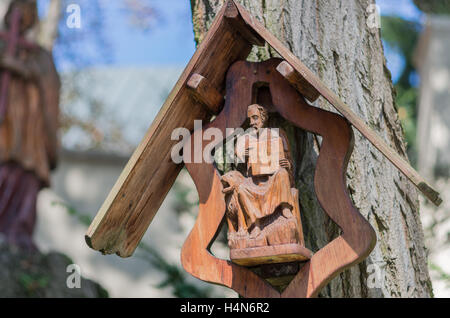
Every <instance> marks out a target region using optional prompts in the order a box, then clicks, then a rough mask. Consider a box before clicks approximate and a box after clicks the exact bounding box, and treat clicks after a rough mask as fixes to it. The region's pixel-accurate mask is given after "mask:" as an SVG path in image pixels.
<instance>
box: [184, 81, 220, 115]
mask: <svg viewBox="0 0 450 318" xmlns="http://www.w3.org/2000/svg"><path fill="white" fill-rule="evenodd" d="M186 85H187V87H189V88H190V89H191V91H192V94H193V95H194V98H195V99H197V100H198V101H199V102H200V103H202V104H203V105H205V106H206V108H207V109H208V110H209V111H210V112H211V113H212V114H214V115H217V114H218V113H219V112H220V110H221V109H222V106H223V103H224V98H223V95H222V94H221V93H220V92H219V91H218V90H217V89H215V88H214V87H213V86H212V85H211V83H210V82H209V81H208V79H206V78H205V77H203V76H202V75H200V74H197V73H194V74H192V76H191V77H190V78H189V80H188V81H187V83H186Z"/></svg>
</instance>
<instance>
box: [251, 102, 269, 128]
mask: <svg viewBox="0 0 450 318" xmlns="http://www.w3.org/2000/svg"><path fill="white" fill-rule="evenodd" d="M247 117H248V119H249V120H250V127H251V128H253V129H256V130H259V129H261V128H264V127H266V126H267V120H268V119H269V116H268V112H267V110H266V109H265V108H264V107H263V106H261V105H258V104H253V105H250V106H248V109H247Z"/></svg>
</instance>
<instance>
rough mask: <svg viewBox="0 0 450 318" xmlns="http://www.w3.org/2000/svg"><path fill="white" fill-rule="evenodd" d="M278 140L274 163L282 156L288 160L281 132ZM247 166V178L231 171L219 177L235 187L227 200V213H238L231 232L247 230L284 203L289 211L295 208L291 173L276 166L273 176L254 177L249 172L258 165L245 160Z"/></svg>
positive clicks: (285, 139)
mask: <svg viewBox="0 0 450 318" xmlns="http://www.w3.org/2000/svg"><path fill="white" fill-rule="evenodd" d="M279 138H280V139H281V142H282V148H281V152H282V154H280V156H276V158H277V159H276V160H278V157H280V158H281V157H282V158H286V159H288V160H289V161H290V151H289V143H288V141H287V137H286V134H285V133H284V131H282V130H281V129H280V134H279ZM269 148H270V146H269ZM246 165H247V171H246V172H247V176H244V175H242V174H241V173H240V172H238V171H230V172H228V173H226V174H225V175H224V176H222V181H223V182H225V183H228V184H229V185H230V186H232V187H234V191H233V194H232V196H231V197H230V199H229V200H228V201H229V202H228V203H229V206H228V211H230V212H231V211H234V212H231V213H235V214H237V215H236V217H235V218H234V219H235V220H236V222H235V223H236V224H235V226H234V229H235V230H240V231H242V229H243V228H244V229H248V228H250V227H251V226H252V225H253V224H254V223H255V222H256V221H257V220H261V219H263V218H265V217H267V216H270V215H271V214H273V213H274V212H275V211H276V209H277V208H278V207H280V206H281V205H282V204H286V205H287V206H288V207H289V208H290V209H291V210H292V208H293V207H294V206H295V202H294V197H293V195H292V191H291V185H292V174H291V172H290V171H288V170H287V169H285V168H283V167H279V166H278V168H277V169H276V171H275V172H273V173H272V174H261V175H254V173H253V172H252V170H256V169H255V166H257V164H252V163H251V162H249V161H247V162H246ZM291 166H292V165H291ZM258 170H259V169H258ZM239 214H240V216H239ZM239 218H241V220H240V219H239ZM242 218H243V220H242Z"/></svg>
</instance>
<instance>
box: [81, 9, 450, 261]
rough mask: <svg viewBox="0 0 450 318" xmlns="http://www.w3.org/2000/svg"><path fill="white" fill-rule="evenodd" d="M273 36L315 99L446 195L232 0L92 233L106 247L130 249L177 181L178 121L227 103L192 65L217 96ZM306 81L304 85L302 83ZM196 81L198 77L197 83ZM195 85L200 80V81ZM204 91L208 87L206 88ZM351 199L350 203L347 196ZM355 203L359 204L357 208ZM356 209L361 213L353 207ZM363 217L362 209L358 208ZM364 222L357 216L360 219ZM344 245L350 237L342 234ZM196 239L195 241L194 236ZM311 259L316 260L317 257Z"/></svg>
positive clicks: (282, 68)
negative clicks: (201, 86)
mask: <svg viewBox="0 0 450 318" xmlns="http://www.w3.org/2000/svg"><path fill="white" fill-rule="evenodd" d="M264 42H267V43H268V44H269V45H270V46H272V47H273V48H274V49H275V50H276V51H277V52H278V53H279V54H280V55H281V56H282V58H283V59H284V60H285V63H283V64H281V65H279V67H278V71H279V72H280V74H283V75H284V76H285V78H286V79H287V80H288V81H289V82H290V83H291V84H292V85H293V86H294V87H296V88H297V89H298V90H299V91H300V93H302V94H303V95H304V96H305V97H306V98H308V99H309V100H310V101H313V100H314V99H315V98H317V97H318V96H319V95H321V96H323V97H324V98H325V99H326V100H328V101H329V102H330V103H331V104H332V105H333V106H334V107H335V108H336V109H337V110H338V111H339V112H340V113H341V114H342V115H343V116H344V117H345V118H346V119H347V120H348V121H349V122H350V123H351V124H352V125H353V126H354V127H355V128H356V129H358V130H359V131H360V132H361V133H362V134H363V136H365V137H366V138H367V139H368V140H369V141H370V142H371V143H372V144H373V145H374V146H375V147H376V148H377V149H379V150H380V151H381V152H382V153H383V155H384V156H385V157H386V158H388V159H389V160H390V161H391V162H392V163H393V164H394V165H395V166H396V167H397V168H398V169H399V170H400V171H401V172H402V173H403V174H404V175H405V176H406V177H408V178H409V179H410V180H411V181H412V182H413V183H414V184H415V185H416V186H417V187H418V189H419V190H420V191H421V192H422V193H424V194H425V196H427V197H428V198H429V199H430V200H431V201H432V202H434V203H435V204H437V205H439V204H440V203H441V202H442V200H441V199H440V197H439V193H437V192H436V191H435V190H434V189H433V188H432V187H431V186H430V185H429V184H428V183H427V182H426V181H425V180H424V179H423V178H422V177H421V176H420V175H419V174H418V173H417V172H416V171H415V170H414V169H413V168H412V167H411V166H410V165H409V164H408V163H407V162H406V161H405V159H403V158H402V157H401V156H400V155H398V154H397V153H396V152H395V151H394V150H393V149H392V148H390V147H389V146H388V145H386V143H385V142H384V141H383V140H382V139H381V138H380V137H378V136H377V135H376V134H375V133H374V132H373V131H372V130H370V128H369V127H368V126H367V125H366V124H365V123H364V122H363V120H361V119H360V118H359V117H358V116H357V115H356V114H355V113H354V112H352V111H351V109H350V108H349V107H348V106H347V105H345V103H343V102H342V101H341V100H340V99H339V98H338V97H337V96H336V95H335V94H334V93H333V92H332V91H331V90H330V89H328V88H327V87H326V86H325V85H324V84H323V83H322V82H321V80H320V79H319V78H318V77H317V76H316V75H314V74H313V73H312V72H311V71H310V70H309V69H308V68H307V67H305V66H304V65H303V64H302V63H301V61H299V60H298V59H297V58H296V57H295V56H294V55H293V54H292V53H291V52H290V51H289V50H288V49H287V48H286V47H284V46H283V45H282V43H281V42H280V41H279V40H278V39H276V38H275V37H274V36H273V35H272V34H270V33H269V32H268V31H267V30H266V29H265V28H264V26H263V25H262V24H261V23H259V22H258V21H256V19H254V18H253V17H251V15H250V14H249V13H248V12H247V11H246V10H245V9H244V8H243V7H242V6H241V5H239V4H238V3H235V2H234V1H233V0H229V1H227V3H226V4H225V5H224V6H223V8H222V9H221V10H220V12H219V13H218V14H217V17H216V19H215V21H214V23H213V24H212V26H211V28H210V30H209V32H208V34H207V36H206V38H205V40H204V41H203V42H202V44H201V45H200V46H199V48H198V50H197V51H196V53H195V54H194V56H193V57H192V59H191V61H190V62H189V64H188V65H187V67H186V69H185V70H184V72H183V74H182V75H181V77H180V79H179V80H178V82H177V84H176V85H175V87H174V89H173V90H172V92H171V93H170V95H169V97H168V99H167V100H166V102H165V104H164V105H163V107H162V109H161V111H160V112H159V114H158V115H157V117H156V119H155V120H154V122H153V124H152V125H151V127H150V128H149V130H148V132H147V133H146V135H145V137H144V139H143V141H142V142H141V143H140V145H139V146H138V148H137V149H136V151H135V152H134V154H133V155H132V157H131V158H130V160H129V162H128V164H127V165H126V167H125V169H124V170H123V172H122V174H121V175H120V177H119V179H118V180H117V182H116V184H115V185H114V187H113V189H112V190H111V192H110V194H109V195H108V197H107V199H106V200H105V202H104V204H103V205H102V207H101V209H100V211H99V212H98V214H97V216H96V217H95V219H94V221H93V222H92V224H91V226H90V227H89V230H88V232H87V234H86V242H87V244H88V245H89V246H90V247H91V248H93V249H95V250H99V251H101V252H103V253H107V254H111V253H116V254H118V255H119V256H121V257H128V256H131V255H132V254H133V252H134V250H135V249H136V247H137V245H138V243H139V241H140V240H141V238H142V236H143V235H144V233H145V231H146V230H147V228H148V226H149V225H150V223H151V221H152V219H153V217H154V215H155V214H156V212H157V211H158V209H159V207H160V205H161V203H162V202H163V200H164V198H165V196H166V195H167V193H168V191H169V189H170V188H171V187H172V185H173V183H174V181H175V179H176V177H177V175H178V173H179V172H180V170H181V168H182V167H183V165H182V164H178V165H177V164H175V163H173V162H172V161H171V158H170V153H171V148H172V146H173V145H174V144H175V141H170V140H169V139H170V137H169V136H170V135H171V133H172V131H173V129H175V128H176V127H186V128H188V129H190V130H192V129H193V122H194V119H198V120H204V121H209V120H210V118H211V116H212V112H215V111H216V112H217V111H218V110H220V108H221V105H206V106H207V107H205V102H204V101H200V102H199V98H198V96H197V95H196V94H195V93H193V88H192V85H191V86H188V85H187V82H188V81H189V79H191V76H192V75H193V74H194V73H197V74H200V75H201V76H202V77H203V78H205V79H207V83H208V87H209V88H206V89H207V90H209V89H210V88H212V89H213V90H214V93H212V95H214V96H215V99H216V100H220V103H223V99H220V98H217V96H218V94H222V95H223V93H224V90H225V73H226V71H227V70H228V68H229V67H230V65H232V64H233V63H234V62H235V61H237V60H243V59H245V58H246V57H247V56H248V54H249V53H250V51H251V48H252V45H253V44H259V45H261V44H262V43H264ZM299 82H300V83H301V85H298V83H299ZM194 86H195V85H194ZM194 88H195V87H194ZM203 96H204V94H203ZM346 204H348V203H346ZM352 211H353V210H352ZM355 215H356V214H355ZM355 218H356V219H358V220H359V217H358V216H355ZM358 222H359V221H358ZM341 241H342V242H341V243H340V244H342V245H345V244H346V242H345V239H341ZM192 242H193V241H192V239H191V243H192ZM312 263H313V262H311V264H312Z"/></svg>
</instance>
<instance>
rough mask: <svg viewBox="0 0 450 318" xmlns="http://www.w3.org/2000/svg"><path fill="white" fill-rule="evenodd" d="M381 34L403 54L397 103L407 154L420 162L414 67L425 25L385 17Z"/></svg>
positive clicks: (392, 47)
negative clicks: (415, 53) (420, 35)
mask: <svg viewBox="0 0 450 318" xmlns="http://www.w3.org/2000/svg"><path fill="white" fill-rule="evenodd" d="M381 26H382V27H381V36H382V39H383V41H384V43H385V44H387V45H388V46H389V47H390V48H391V49H393V50H394V51H396V52H397V53H398V54H400V55H401V57H402V59H403V61H404V67H403V70H402V72H401V75H400V77H399V79H398V80H397V82H396V83H394V87H395V91H396V105H397V110H398V114H399V118H400V120H401V122H402V126H403V130H404V132H405V137H406V141H407V147H408V148H407V151H408V157H409V160H410V161H411V163H412V164H413V165H414V166H415V165H416V163H417V142H416V132H417V113H418V112H417V101H418V94H419V91H418V84H419V83H418V77H419V75H418V74H417V71H416V68H415V66H414V62H413V59H414V52H415V48H416V45H417V41H418V39H419V34H420V31H421V29H422V26H421V25H420V24H419V23H418V22H414V21H408V20H406V19H403V18H401V17H398V16H382V18H381Z"/></svg>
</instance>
